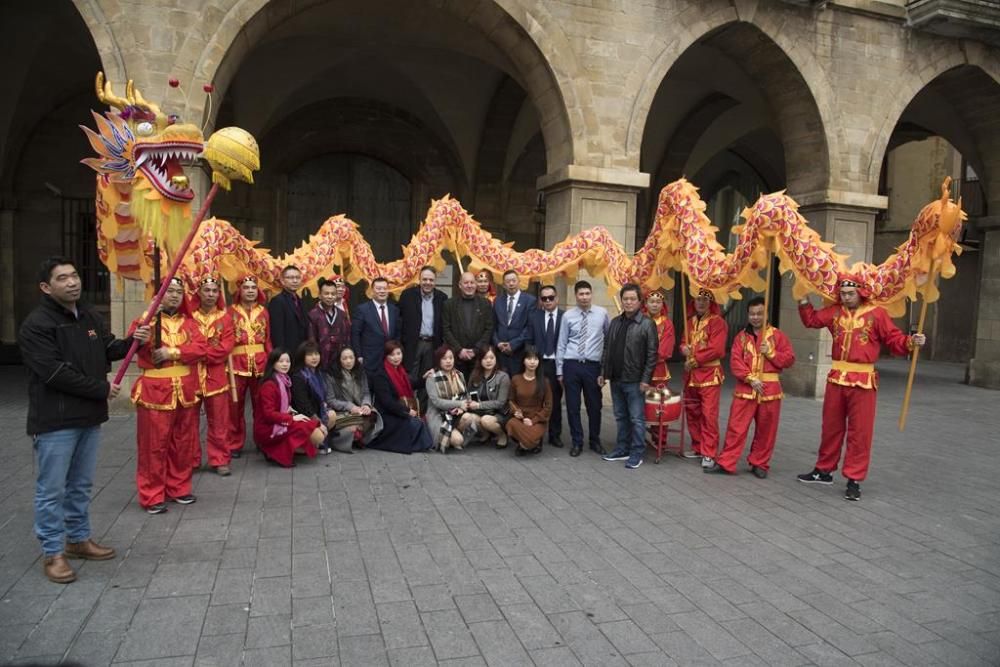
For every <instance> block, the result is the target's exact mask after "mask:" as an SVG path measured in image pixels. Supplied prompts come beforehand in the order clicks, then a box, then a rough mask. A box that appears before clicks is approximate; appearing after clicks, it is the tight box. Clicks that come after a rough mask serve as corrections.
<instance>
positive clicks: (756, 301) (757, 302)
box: [747, 296, 764, 310]
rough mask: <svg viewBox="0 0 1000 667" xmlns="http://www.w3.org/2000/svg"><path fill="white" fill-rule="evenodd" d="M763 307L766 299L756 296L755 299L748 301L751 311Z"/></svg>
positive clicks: (748, 307)
mask: <svg viewBox="0 0 1000 667" xmlns="http://www.w3.org/2000/svg"><path fill="white" fill-rule="evenodd" d="M763 305H764V297H762V296H755V297H754V298H752V299H750V300H749V301H747V310H750V309H751V308H753V307H754V306H763Z"/></svg>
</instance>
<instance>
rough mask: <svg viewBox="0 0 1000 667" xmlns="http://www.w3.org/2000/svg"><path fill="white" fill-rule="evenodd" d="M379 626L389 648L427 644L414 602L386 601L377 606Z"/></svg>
mask: <svg viewBox="0 0 1000 667" xmlns="http://www.w3.org/2000/svg"><path fill="white" fill-rule="evenodd" d="M375 608H376V610H377V612H378V620H379V628H380V629H381V634H382V639H383V641H384V642H385V647H386V648H387V649H396V648H410V647H414V646H426V645H427V644H428V639H427V635H426V634H425V633H424V629H423V624H422V623H421V621H420V615H419V614H418V613H417V608H416V605H414V603H413V602H386V603H383V604H378V605H376V606H375Z"/></svg>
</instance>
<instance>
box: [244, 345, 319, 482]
mask: <svg viewBox="0 0 1000 667" xmlns="http://www.w3.org/2000/svg"><path fill="white" fill-rule="evenodd" d="M291 367H292V358H291V356H290V355H289V354H288V352H286V351H285V350H283V349H281V348H280V347H277V348H275V349H273V350H271V354H269V355H268V357H267V367H266V368H265V370H264V376H263V378H262V382H261V385H260V389H259V390H258V391H259V394H258V397H257V409H255V410H254V412H253V439H254V440H255V441H256V442H257V446H258V447H260V451H261V453H263V454H264V458H266V459H267V460H268V461H272V462H273V463H277V464H278V465H280V466H282V467H284V468H291V467H292V466H294V465H295V461H294V458H295V453H296V452H297V451H299V450H301V451H302V452H303V453H305V455H306V456H308V457H309V458H314V457H315V456H316V445H318V444H320V443H321V442H323V440H324V439H325V438H326V431H325V429H323V428H321V426H322V425H321V424H320V423H319V420H318V419H312V418H311V417H307V416H306V415H302V414H298V413H296V412H294V411H293V410H292V379H291V378H290V377H289V375H288V371H289V370H291Z"/></svg>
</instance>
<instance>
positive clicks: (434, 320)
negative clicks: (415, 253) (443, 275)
mask: <svg viewBox="0 0 1000 667" xmlns="http://www.w3.org/2000/svg"><path fill="white" fill-rule="evenodd" d="M436 282H437V271H435V270H434V268H433V267H430V266H425V267H424V268H422V269H420V285H414V286H413V287H407V288H406V289H405V290H403V293H402V294H401V295H400V296H399V318H400V320H401V322H402V325H401V330H402V334H401V335H402V340H400V343H402V344H403V367H404V368H405V369H406V372H407V373H408V374H409V376H410V381H411V382H413V381H416V380H417V379H419V378H421V377H423V375H424V373H426V372H427V371H428V370H430V369H431V368H433V366H434V350H436V349H437V348H439V347H440V346H441V343H443V342H444V323H443V322H442V320H441V310H442V308H443V307H444V302H445V301H447V300H448V295H447V294H445V293H444V292H442V291H441V290H439V289H437V288H435V287H434V285H435V284H436ZM417 386H418V387H420V386H422V385H419V384H418V385H417ZM420 393H425V392H423V390H422V389H419V388H418V390H417V394H418V396H417V397H418V398H419V399H420V405H421V406H425V405H427V401H426V400H425V399H426V396H424V397H421V396H420V395H419V394H420Z"/></svg>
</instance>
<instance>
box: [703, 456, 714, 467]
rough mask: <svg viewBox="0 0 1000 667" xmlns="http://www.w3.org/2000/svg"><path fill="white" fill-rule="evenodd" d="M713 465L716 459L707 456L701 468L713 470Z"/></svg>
mask: <svg viewBox="0 0 1000 667" xmlns="http://www.w3.org/2000/svg"><path fill="white" fill-rule="evenodd" d="M713 465H715V459H711V458H709V457H707V456H705V457H702V459H701V467H702V468H711V467H712V466H713Z"/></svg>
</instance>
